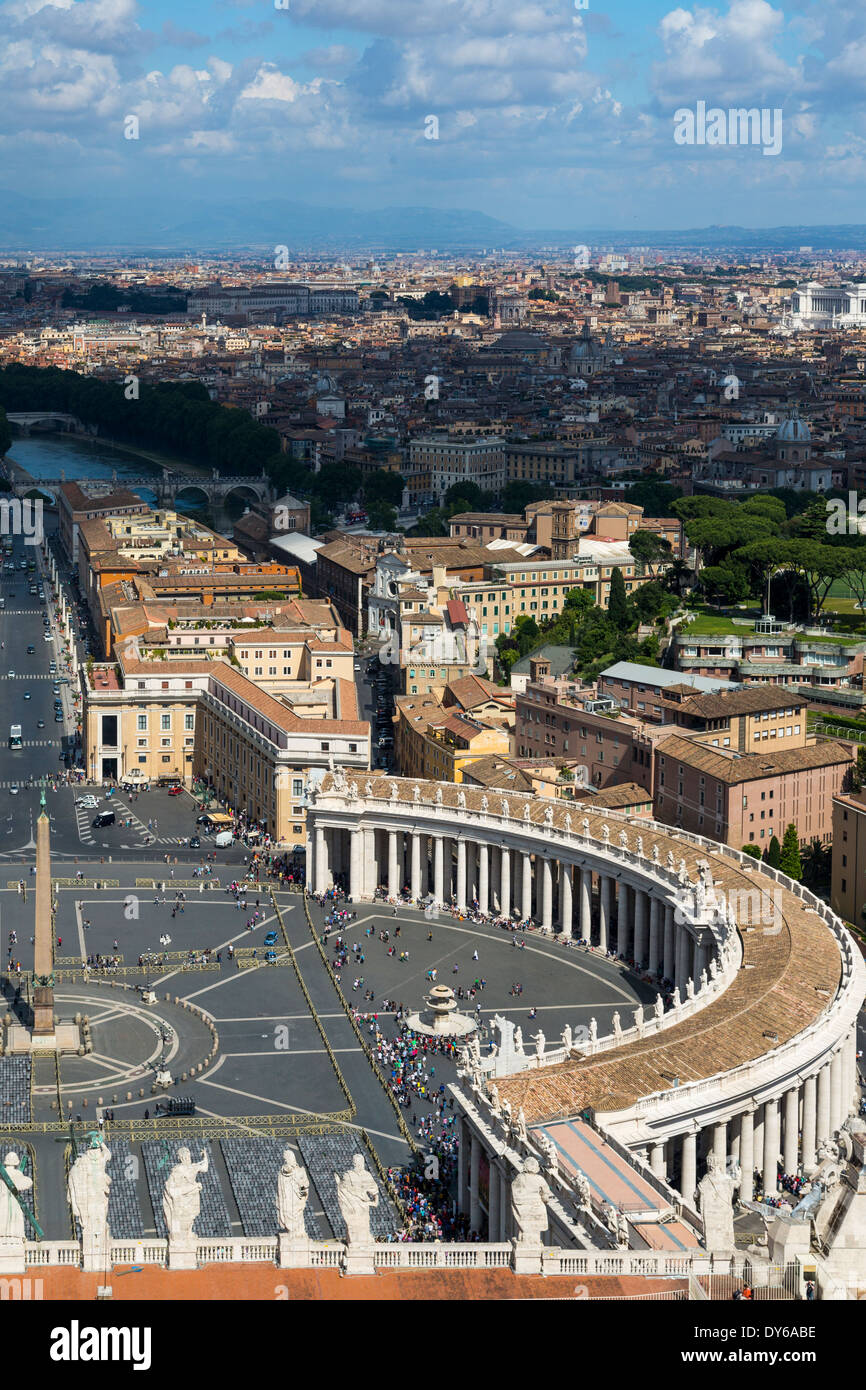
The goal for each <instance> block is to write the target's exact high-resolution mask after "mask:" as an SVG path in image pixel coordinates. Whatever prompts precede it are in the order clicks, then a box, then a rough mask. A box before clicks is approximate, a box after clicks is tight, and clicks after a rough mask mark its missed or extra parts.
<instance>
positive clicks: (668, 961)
mask: <svg viewBox="0 0 866 1390" xmlns="http://www.w3.org/2000/svg"><path fill="white" fill-rule="evenodd" d="M675 970H676V957H675V955H674V910H673V907H672V906H671V904H670V903H665V929H664V947H663V951H662V975H663V976H664V978H665V979H666V980H672V979H673V978H674V971H675Z"/></svg>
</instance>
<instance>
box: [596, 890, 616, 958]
mask: <svg viewBox="0 0 866 1390" xmlns="http://www.w3.org/2000/svg"><path fill="white" fill-rule="evenodd" d="M598 887H599V895H598V945H599V950H601V951H606V950H607V945H608V932H609V930H610V897H611V891H612V888H613V883H612V880H611V879H610V878H609V877H608V875H607V874H601V875H600V876H599V884H598Z"/></svg>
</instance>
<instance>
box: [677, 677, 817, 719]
mask: <svg viewBox="0 0 866 1390" xmlns="http://www.w3.org/2000/svg"><path fill="white" fill-rule="evenodd" d="M682 688H683V687H681V686H669V687H668V690H667V692H666V693H667V694H668V695H670V693H671V691H672V690H680V689H682ZM686 689H688V690H689V691H690V693H689V698H688V699H687V700H682V701H681V702H680V703H679V704H678V706H677V708H678V709H681V710H684V711H685V712H686V713H687V714H696V715H700V716H701V718H704V719H719V718H723V717H724V716H725V715H726V714H752V713H754V712H756V711H759V710H770V709H800V708H802V707H803V706H804V705H807V704H808V703H809V702H808V700H804V699H803V697H802V696H801V695H795V694H794V693H793V692H789V691H787V690H784V689H780V687H779V686H777V685H771V686H762V685H747V686H744V687H743V689H742V690H722V691H719V693H718V694H717V695H696V694H695V693H694V690H693V689H692V688H691V687H689V686H687V687H686Z"/></svg>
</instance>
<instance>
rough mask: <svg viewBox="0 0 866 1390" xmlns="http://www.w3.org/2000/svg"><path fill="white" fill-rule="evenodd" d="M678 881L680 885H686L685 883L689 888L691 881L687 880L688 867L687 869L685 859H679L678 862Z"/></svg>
mask: <svg viewBox="0 0 866 1390" xmlns="http://www.w3.org/2000/svg"><path fill="white" fill-rule="evenodd" d="M679 880H680V883H682V884H686V883H687V884H688V885H689V886H690V887H691V882H692V881H691V879H690V878H689V871H688V867H687V865H686V861H685V859H681V860H680V867H679Z"/></svg>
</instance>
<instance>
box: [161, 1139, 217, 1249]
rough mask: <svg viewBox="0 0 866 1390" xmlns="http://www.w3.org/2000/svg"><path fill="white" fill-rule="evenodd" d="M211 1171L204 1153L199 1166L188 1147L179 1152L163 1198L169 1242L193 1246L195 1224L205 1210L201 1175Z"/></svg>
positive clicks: (163, 1210)
mask: <svg viewBox="0 0 866 1390" xmlns="http://www.w3.org/2000/svg"><path fill="white" fill-rule="evenodd" d="M207 1171H208V1157H207V1154H206V1153H205V1152H204V1150H203V1151H202V1156H201V1158H200V1160H199V1162H198V1163H193V1161H192V1154H191V1153H190V1151H189V1149H188V1148H186V1147H183V1148H180V1149H178V1151H177V1163H176V1164H175V1165H174V1167H173V1168H172V1170H171V1172H170V1173H169V1175H168V1180H167V1182H166V1184H165V1191H164V1193H163V1198H162V1212H163V1215H164V1217H165V1224H166V1226H167V1227H168V1238H169V1241H171V1242H173V1243H176V1244H178V1245H184V1244H189V1242H190V1241H192V1240H193V1239H194V1238H195V1236H194V1232H193V1222H194V1221H195V1219H196V1217H197V1216H198V1214H199V1212H200V1211H201V1187H200V1186H199V1181H198V1174H199V1173H206V1172H207Z"/></svg>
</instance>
